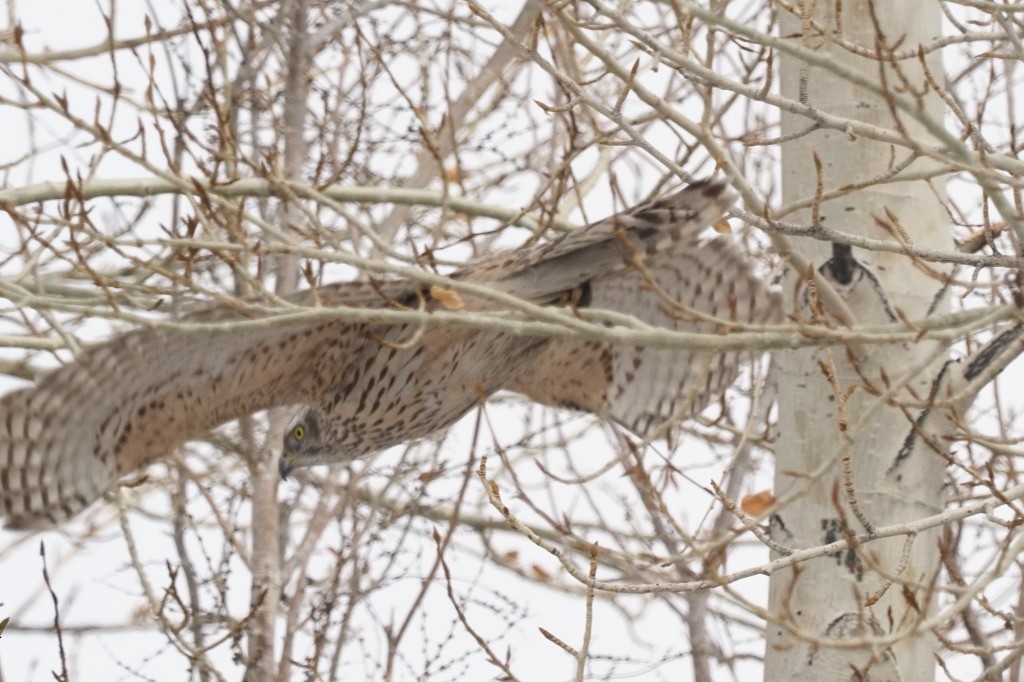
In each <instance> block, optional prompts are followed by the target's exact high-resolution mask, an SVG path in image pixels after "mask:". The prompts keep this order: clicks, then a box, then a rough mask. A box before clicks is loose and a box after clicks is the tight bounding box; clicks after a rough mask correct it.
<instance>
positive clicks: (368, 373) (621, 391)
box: [0, 181, 781, 529]
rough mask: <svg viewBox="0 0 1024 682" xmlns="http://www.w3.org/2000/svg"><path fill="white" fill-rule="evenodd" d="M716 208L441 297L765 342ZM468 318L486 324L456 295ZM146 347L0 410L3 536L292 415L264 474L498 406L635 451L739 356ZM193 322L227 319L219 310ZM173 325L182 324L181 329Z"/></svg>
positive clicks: (635, 225)
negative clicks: (740, 330) (546, 414)
mask: <svg viewBox="0 0 1024 682" xmlns="http://www.w3.org/2000/svg"><path fill="white" fill-rule="evenodd" d="M733 201H734V195H733V194H732V192H731V191H730V190H729V189H728V187H727V186H726V184H725V183H724V182H722V181H702V182H697V183H694V184H691V185H690V186H688V187H686V188H685V189H683V190H682V191H679V192H677V193H675V194H672V195H670V196H665V197H663V198H660V199H657V200H655V201H652V202H650V203H647V204H644V205H641V206H638V207H636V208H634V209H632V210H629V211H626V212H624V213H621V214H617V215H614V216H612V217H610V218H607V219H605V220H602V221H599V222H596V223H593V224H591V225H588V226H586V227H582V228H579V229H576V230H572V231H569V232H566V233H565V234H563V235H562V236H560V237H559V238H557V239H554V240H552V241H550V242H548V243H544V244H537V245H532V246H528V247H524V248H521V249H519V250H516V251H512V252H509V253H506V254H503V255H497V256H493V257H490V258H487V259H485V260H482V261H480V262H477V263H474V264H471V265H468V266H466V267H464V268H462V269H461V270H459V271H457V272H455V273H454V274H453V275H452V276H451V277H452V279H453V280H454V281H456V282H465V283H470V284H475V285H482V286H486V287H488V288H490V289H493V290H495V291H498V292H502V293H505V294H510V295H512V296H516V297H519V298H520V299H523V300H526V301H529V302H532V303H534V304H539V305H547V306H573V307H574V308H575V309H576V311H577V312H576V314H578V315H581V316H584V317H585V316H586V315H587V312H588V310H591V309H595V310H596V309H602V310H610V311H617V312H619V313H626V314H629V315H633V316H635V317H636V318H638V319H639V320H641V321H642V322H644V323H646V324H648V325H651V326H656V327H661V328H665V329H670V330H685V331H697V332H704V333H712V334H713V333H715V332H716V331H718V330H720V329H722V328H723V327H727V326H728V325H729V324H730V323H736V322H744V323H752V324H767V323H772V322H775V321H777V320H779V319H780V318H781V304H780V296H779V294H778V293H777V292H775V291H773V290H771V289H769V288H768V287H767V286H766V284H765V282H764V281H763V280H762V279H761V278H760V277H759V276H758V275H757V273H756V272H755V269H754V267H753V262H752V260H751V259H750V258H749V257H748V256H747V255H746V254H745V253H744V252H743V251H742V250H741V249H740V248H739V247H738V246H737V245H736V244H735V242H734V241H733V240H732V239H731V238H730V237H728V236H726V235H721V234H714V235H711V236H708V235H707V234H705V232H710V231H707V230H705V228H707V227H708V226H710V225H712V224H713V223H714V222H715V221H716V220H718V219H719V218H721V217H722V215H723V214H724V212H725V211H726V210H727V209H728V208H729V206H730V205H731V204H732V203H733ZM447 296H448V295H447V294H439V292H438V291H437V290H434V292H433V295H432V292H431V290H430V288H429V287H425V286H424V285H423V284H422V283H417V282H412V281H401V280H392V281H383V282H371V283H362V282H351V283H345V284H338V285H333V286H327V287H324V288H321V289H317V290H315V291H307V292H305V293H304V294H300V295H299V296H298V297H296V298H295V299H294V301H293V302H295V303H298V304H304V305H315V304H319V305H325V306H349V307H361V308H367V307H372V308H418V307H420V308H425V309H426V310H427V311H430V310H436V309H438V308H440V307H442V306H443V304H444V302H445V301H444V299H445V298H446V297H447ZM458 296H459V303H462V304H464V305H465V307H466V308H467V309H469V310H478V311H479V310H491V311H493V310H497V309H500V306H498V305H497V304H495V303H494V302H492V301H489V300H485V299H484V298H482V297H481V298H475V297H473V296H470V295H467V294H465V293H463V294H460V295H458ZM301 317H302V316H298V318H299V319H295V320H289V319H288V318H280V319H269V318H268V319H266V320H262V321H263V322H266V324H256V325H246V326H245V327H244V328H239V327H238V326H237V325H235V326H232V325H230V324H224V325H207V326H204V327H199V328H197V330H183V329H168V328H155V329H153V328H150V329H145V328H143V329H138V330H136V331H131V332H128V333H125V334H123V335H121V336H117V337H115V338H113V339H112V340H110V341H107V342H106V343H102V344H99V345H95V346H92V347H89V348H87V349H86V350H84V351H83V352H81V353H80V354H79V355H78V356H77V357H76V358H75V360H74V362H72V363H70V364H68V365H65V366H63V367H61V368H60V369H57V370H56V371H54V372H52V373H50V374H48V375H47V376H45V377H43V378H42V379H41V380H40V381H39V382H38V383H36V385H35V386H32V387H29V388H26V389H23V390H18V391H15V392H13V393H9V394H7V395H5V396H3V397H2V398H0V516H2V517H4V519H5V521H6V525H7V527H8V528H15V529H21V528H34V527H45V526H48V525H51V524H56V523H60V522H61V521H64V520H65V519H68V518H70V517H71V516H73V515H75V514H76V513H77V512H79V511H80V510H82V509H83V508H85V507H86V506H88V505H90V504H91V503H92V502H93V501H95V500H96V499H97V498H99V497H100V496H101V495H103V493H104V492H106V491H107V490H108V489H110V488H111V487H112V486H114V485H115V484H116V483H117V481H118V479H119V478H120V477H122V476H125V475H127V474H130V473H132V472H135V471H138V470H140V469H142V468H143V467H145V466H147V465H148V464H150V463H152V462H154V461H156V460H158V459H160V458H161V457H164V456H166V455H167V454H168V453H169V452H171V451H173V449H174V448H175V447H177V446H179V445H181V444H182V443H184V442H185V441H187V440H189V439H193V438H197V437H201V436H202V435H204V434H205V433H207V432H208V431H209V430H211V429H213V428H214V427H216V426H218V425H220V424H223V423H224V422H227V421H229V420H232V419H235V418H238V417H241V416H244V415H247V414H250V413H252V412H255V411H258V410H263V409H268V408H271V407H275V406H280V405H296V404H301V405H304V406H305V407H303V408H302V409H301V410H300V411H299V412H298V414H297V415H296V416H295V417H294V418H293V420H292V421H291V423H290V425H289V426H288V429H287V431H286V433H285V438H284V443H283V455H282V459H281V473H282V474H283V475H284V474H287V473H288V471H290V470H291V469H292V468H293V467H300V466H308V465H312V464H321V463H330V462H339V461H347V460H350V459H353V458H356V457H361V456H364V455H367V454H370V453H372V452H374V451H377V450H381V449H383V448H386V447H389V446H392V445H396V444H398V443H401V442H403V441H407V440H410V439H415V438H421V437H424V436H428V435H430V434H431V433H433V432H436V431H438V430H439V429H442V428H445V427H447V426H449V425H451V424H452V423H453V422H455V421H456V420H458V419H459V418H460V417H461V416H463V415H464V414H466V413H467V412H468V411H470V410H471V409H472V408H473V407H474V406H476V405H478V404H479V403H480V401H481V400H482V399H483V398H484V397H486V396H487V395H490V394H491V393H493V392H495V391H498V390H500V389H508V390H512V391H516V392H519V393H521V394H524V395H526V396H527V397H529V398H531V399H533V400H535V401H538V402H541V403H544V404H547V405H554V406H559V407H569V408H575V409H579V410H587V411H590V412H593V413H596V414H598V415H600V416H602V417H604V418H607V419H609V420H613V421H615V422H618V423H620V424H622V425H623V426H625V427H626V428H628V429H630V430H631V431H633V432H634V433H636V434H637V435H639V436H641V437H648V436H653V435H657V434H658V433H659V431H658V429H659V428H661V427H663V426H664V424H665V422H666V420H669V419H670V418H677V417H678V416H680V415H679V412H681V411H682V412H686V413H688V414H692V413H695V412H698V411H700V410H701V409H703V408H704V407H705V406H706V405H707V403H708V402H709V401H710V400H711V399H712V398H714V397H715V396H716V394H718V393H720V392H721V391H722V390H724V389H725V388H726V387H728V386H729V385H730V384H731V382H732V381H734V380H735V377H736V375H737V372H738V371H739V367H740V365H741V363H742V361H743V357H742V354H741V353H740V352H728V353H719V354H715V355H711V354H708V353H696V352H690V351H686V350H678V349H665V348H652V347H643V346H625V345H613V344H610V343H606V342H600V341H589V340H580V339H572V338H569V339H551V338H544V337H540V336H528V335H518V334H513V333H510V332H508V331H502V330H491V329H487V328H486V326H468V325H467V326H464V325H451V326H434V325H431V326H426V327H424V326H423V325H417V324H415V323H402V324H384V323H380V322H371V321H352V320H339V319H321V320H314V321H310V319H309V318H308V316H307V318H306V319H304V320H303V319H301ZM188 319H191V320H193V321H197V322H210V321H230V320H232V319H235V320H238V319H245V315H244V313H243V312H240V311H238V310H235V309H230V308H227V307H223V308H218V309H213V310H209V311H205V312H202V313H199V314H197V315H195V316H193V317H192V318H188ZM188 319H187V320H186V322H187V321H188Z"/></svg>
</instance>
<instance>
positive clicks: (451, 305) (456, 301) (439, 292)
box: [430, 284, 466, 310]
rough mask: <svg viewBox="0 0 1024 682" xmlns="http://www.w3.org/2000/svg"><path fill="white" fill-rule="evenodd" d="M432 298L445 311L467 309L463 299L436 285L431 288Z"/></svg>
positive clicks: (453, 292)
mask: <svg viewBox="0 0 1024 682" xmlns="http://www.w3.org/2000/svg"><path fill="white" fill-rule="evenodd" d="M430 297H431V298H433V299H434V300H435V301H437V302H438V303H440V304H441V307H443V308H444V309H445V310H462V309H463V308H465V307H466V304H465V303H464V302H463V300H462V297H461V296H459V294H458V293H457V292H455V291H452V290H451V289H445V288H444V287H441V286H438V285H436V284H434V285H433V286H431V287H430Z"/></svg>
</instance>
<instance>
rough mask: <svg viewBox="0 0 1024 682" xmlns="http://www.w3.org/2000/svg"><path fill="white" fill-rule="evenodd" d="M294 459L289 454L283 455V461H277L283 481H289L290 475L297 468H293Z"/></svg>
mask: <svg viewBox="0 0 1024 682" xmlns="http://www.w3.org/2000/svg"><path fill="white" fill-rule="evenodd" d="M291 460H292V458H291V456H290V455H289V454H288V453H287V452H282V453H281V459H279V460H277V471H278V473H279V474H281V480H282V481H287V480H288V474H290V473H291V472H292V469H294V468H295V467H294V466H292V462H291Z"/></svg>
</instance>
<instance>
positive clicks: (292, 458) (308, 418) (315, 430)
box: [277, 407, 338, 478]
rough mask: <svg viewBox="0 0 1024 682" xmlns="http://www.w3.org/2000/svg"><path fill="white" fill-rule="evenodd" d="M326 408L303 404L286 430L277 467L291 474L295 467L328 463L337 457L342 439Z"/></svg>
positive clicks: (282, 476)
mask: <svg viewBox="0 0 1024 682" xmlns="http://www.w3.org/2000/svg"><path fill="white" fill-rule="evenodd" d="M334 436H335V434H334V431H333V429H331V427H330V424H329V423H328V421H327V418H326V415H324V413H323V412H321V411H319V410H317V409H314V408H312V407H303V408H302V409H301V410H299V411H298V412H297V413H295V416H294V417H292V418H291V421H289V422H288V427H287V428H286V429H285V431H284V442H283V443H282V447H281V459H280V461H279V462H278V463H277V470H278V471H279V472H281V478H288V474H290V473H291V471H292V469H296V468H298V467H308V466H312V465H314V464H324V463H327V462H331V461H334V460H336V459H337V454H336V453H337V449H338V441H337V439H336V438H335V437H334Z"/></svg>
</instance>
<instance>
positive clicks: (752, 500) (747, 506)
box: [740, 490, 775, 516]
mask: <svg viewBox="0 0 1024 682" xmlns="http://www.w3.org/2000/svg"><path fill="white" fill-rule="evenodd" d="M773 504H775V495H772V491H771V490H762V491H761V492H759V493H753V494H751V495H747V496H746V497H744V498H743V500H742V501H741V502H740V508H741V509H742V510H743V513H744V514H747V515H749V516H761V515H762V514H764V513H765V512H766V511H768V510H769V509H770V508H771V506H772V505H773Z"/></svg>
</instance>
